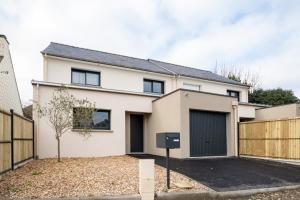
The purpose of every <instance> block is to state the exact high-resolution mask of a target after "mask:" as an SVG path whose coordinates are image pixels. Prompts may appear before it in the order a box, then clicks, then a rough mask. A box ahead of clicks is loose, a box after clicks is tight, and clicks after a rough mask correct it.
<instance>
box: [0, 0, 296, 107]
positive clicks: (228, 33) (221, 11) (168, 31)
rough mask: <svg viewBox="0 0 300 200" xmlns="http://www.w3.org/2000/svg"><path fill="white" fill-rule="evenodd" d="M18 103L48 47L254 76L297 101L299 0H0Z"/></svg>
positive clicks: (27, 96) (27, 94)
mask: <svg viewBox="0 0 300 200" xmlns="http://www.w3.org/2000/svg"><path fill="white" fill-rule="evenodd" d="M0 34H5V35H6V36H7V38H8V41H9V42H10V51H11V54H12V59H13V64H14V69H15V74H16V78H17V83H18V87H19V91H20V96H21V99H22V102H23V103H24V104H28V102H30V100H31V99H32V86H31V80H32V79H34V80H42V69H43V67H42V62H43V58H42V55H41V53H40V51H42V50H43V49H45V48H46V47H47V45H48V44H49V43H50V42H51V41H53V42H59V43H63V44H69V45H74V46H79V47H84V48H90V49H95V50H101V51H107V52H111V53H117V54H122V55H128V56H133V57H138V58H146V59H147V58H152V59H157V60H162V61H166V62H171V63H175V64H182V65H186V66H191V67H195V68H200V69H205V70H210V71H213V70H214V69H215V66H216V65H219V66H235V67H236V68H241V69H244V70H247V71H252V72H254V73H259V74H260V85H261V87H262V88H265V89H269V88H277V87H281V88H284V89H292V90H293V91H294V92H295V94H296V95H297V96H298V97H300V80H299V78H300V1H299V0H209V1H207V0H202V1H201V0H166V1H162V0H151V1H150V0H128V1H127V0H118V1H117V0H109V1H104V0H102V1H101V0H98V1H92V0H83V1H81V0H76V1H75V0H20V1H16V0H0Z"/></svg>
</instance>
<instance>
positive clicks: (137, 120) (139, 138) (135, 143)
mask: <svg viewBox="0 0 300 200" xmlns="http://www.w3.org/2000/svg"><path fill="white" fill-rule="evenodd" d="M143 147H144V116H143V115H136V114H131V115H130V151H131V153H138V152H143V151H144V148H143Z"/></svg>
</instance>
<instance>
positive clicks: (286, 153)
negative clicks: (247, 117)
mask: <svg viewBox="0 0 300 200" xmlns="http://www.w3.org/2000/svg"><path fill="white" fill-rule="evenodd" d="M239 154H240V155H245V156H256V157H268V158H281V159H300V118H293V119H282V120H273V121H256V122H241V123H240V131H239Z"/></svg>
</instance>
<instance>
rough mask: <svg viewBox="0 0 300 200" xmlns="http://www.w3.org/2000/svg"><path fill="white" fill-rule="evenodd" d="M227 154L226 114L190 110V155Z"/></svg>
mask: <svg viewBox="0 0 300 200" xmlns="http://www.w3.org/2000/svg"><path fill="white" fill-rule="evenodd" d="M226 154H227V142H226V114H225V113H218V112H207V111H195V110H191V111H190V156H191V157H198V156H224V155H226Z"/></svg>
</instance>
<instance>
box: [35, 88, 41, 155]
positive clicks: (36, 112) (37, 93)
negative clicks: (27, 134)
mask: <svg viewBox="0 0 300 200" xmlns="http://www.w3.org/2000/svg"><path fill="white" fill-rule="evenodd" d="M39 88H40V85H39V83H37V84H36V96H37V102H36V103H37V104H40V92H39ZM34 112H35V116H36V122H37V123H36V131H34V133H35V148H34V150H35V152H34V155H35V158H36V159H38V155H37V152H38V142H37V141H38V135H39V134H38V133H39V130H40V117H39V113H38V111H36V110H35V111H34Z"/></svg>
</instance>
